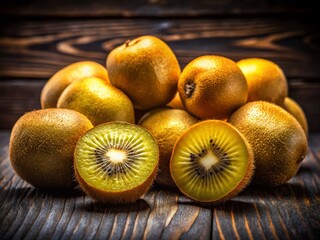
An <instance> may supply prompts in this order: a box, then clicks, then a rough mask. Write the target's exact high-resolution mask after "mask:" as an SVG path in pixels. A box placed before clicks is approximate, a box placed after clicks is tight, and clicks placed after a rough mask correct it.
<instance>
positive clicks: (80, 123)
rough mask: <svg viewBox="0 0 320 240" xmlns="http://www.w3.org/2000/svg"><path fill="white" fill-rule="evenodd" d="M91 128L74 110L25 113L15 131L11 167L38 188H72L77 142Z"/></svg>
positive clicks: (43, 110)
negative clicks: (74, 154)
mask: <svg viewBox="0 0 320 240" xmlns="http://www.w3.org/2000/svg"><path fill="white" fill-rule="evenodd" d="M92 127H93V126H92V124H91V122H90V121H89V120H88V118H87V117H85V116H84V115H82V114H81V113H78V112H76V111H73V110H68V109H50V108H49V109H42V110H36V111H32V112H29V113H26V114H25V115H23V116H22V117H21V118H19V120H18V121H17V122H16V123H15V125H14V127H13V129H12V133H11V137H10V147H9V152H10V160H11V165H12V167H13V169H14V170H15V172H16V173H17V174H18V175H19V176H20V177H21V178H22V179H24V180H25V181H27V182H28V183H30V184H31V185H33V186H35V187H38V188H44V189H47V188H71V187H73V186H75V185H76V181H74V172H73V153H74V149H75V146H76V143H77V141H78V140H79V138H80V137H81V136H82V135H83V134H84V133H85V132H86V131H87V130H89V129H91V128H92Z"/></svg>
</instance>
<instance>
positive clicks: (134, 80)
mask: <svg viewBox="0 0 320 240" xmlns="http://www.w3.org/2000/svg"><path fill="white" fill-rule="evenodd" d="M106 64H107V69H108V71H109V76H110V81H111V83H112V84H113V85H114V86H116V87H117V88H119V89H121V90H122V91H123V92H124V93H125V94H127V95H128V96H129V98H130V99H131V100H132V102H133V105H134V107H135V108H136V109H141V110H144V109H152V108H155V107H159V106H164V105H166V104H167V103H168V102H169V101H170V100H171V99H172V98H173V96H174V94H175V93H176V91H177V83H178V79H179V76H180V72H181V70H180V66H179V63H178V60H177V58H176V56H175V55H174V53H173V51H172V50H171V49H170V47H169V46H168V45H167V44H166V43H164V42H163V41H162V40H160V39H159V38H156V37H153V36H142V37H139V38H136V39H133V40H131V41H127V42H126V43H124V44H122V45H121V46H119V47H117V48H115V49H113V50H112V51H111V52H110V54H109V55H108V57H107V61H106Z"/></svg>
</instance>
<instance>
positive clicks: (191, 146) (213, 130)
mask: <svg viewBox="0 0 320 240" xmlns="http://www.w3.org/2000/svg"><path fill="white" fill-rule="evenodd" d="M253 169H254V157H253V153H252V150H251V147H250V144H248V142H247V140H246V139H245V137H244V136H243V135H242V134H241V133H240V132H239V131H238V130H237V129H235V128H234V127H233V126H232V125H230V124H229V123H227V122H225V121H221V120H207V121H202V122H199V123H197V124H195V125H193V126H191V127H190V128H188V129H187V130H186V131H185V132H184V133H183V134H182V135H181V136H180V138H179V139H178V140H177V142H176V144H175V146H174V149H173V153H172V157H171V160H170V172H171V176H172V178H173V180H174V182H175V183H176V185H177V186H178V188H179V189H180V190H181V192H183V193H184V194H185V195H187V196H188V197H190V198H192V199H194V200H195V201H198V202H202V203H206V204H215V203H219V202H222V201H226V200H228V199H230V198H232V197H234V196H236V195H237V194H238V193H239V192H240V191H241V190H243V189H244V188H245V187H246V186H247V185H248V184H249V182H250V180H251V177H252V174H253Z"/></svg>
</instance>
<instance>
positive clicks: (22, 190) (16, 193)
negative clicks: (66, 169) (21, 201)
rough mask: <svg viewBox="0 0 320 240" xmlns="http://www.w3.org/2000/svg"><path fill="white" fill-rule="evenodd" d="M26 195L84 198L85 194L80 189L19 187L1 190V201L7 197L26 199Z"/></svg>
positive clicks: (34, 196)
mask: <svg viewBox="0 0 320 240" xmlns="http://www.w3.org/2000/svg"><path fill="white" fill-rule="evenodd" d="M26 195H29V196H32V197H33V198H41V199H43V198H45V197H52V198H63V199H69V198H76V197H79V196H83V195H84V194H83V192H82V191H81V190H80V189H78V188H75V189H38V188H35V187H32V186H25V187H18V188H9V189H0V199H1V198H2V197H5V196H7V197H8V196H12V197H24V196H26Z"/></svg>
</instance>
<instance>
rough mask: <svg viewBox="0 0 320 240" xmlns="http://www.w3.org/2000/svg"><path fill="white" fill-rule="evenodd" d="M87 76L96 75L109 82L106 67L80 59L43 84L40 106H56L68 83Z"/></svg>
mask: <svg viewBox="0 0 320 240" xmlns="http://www.w3.org/2000/svg"><path fill="white" fill-rule="evenodd" d="M88 77H98V78H101V79H104V80H105V81H106V82H107V83H109V76H108V71H107V69H106V68H105V67H103V66H102V65H100V64H98V63H96V62H92V61H82V62H76V63H73V64H70V65H68V66H66V67H64V68H62V69H61V70H60V71H58V72H57V73H55V74H54V75H53V76H52V77H51V78H50V79H49V80H48V82H47V83H46V84H45V85H44V87H43V89H42V91H41V107H42V108H55V107H57V102H58V99H59V97H60V95H61V93H62V92H63V91H64V89H65V88H66V87H67V86H69V84H71V83H72V82H74V81H76V80H79V79H83V78H88Z"/></svg>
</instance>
